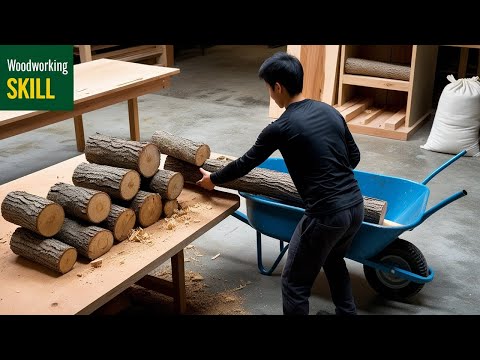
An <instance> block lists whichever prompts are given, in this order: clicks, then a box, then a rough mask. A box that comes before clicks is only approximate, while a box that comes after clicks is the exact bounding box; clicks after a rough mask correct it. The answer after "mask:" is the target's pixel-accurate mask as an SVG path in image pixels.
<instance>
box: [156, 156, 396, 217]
mask: <svg viewBox="0 0 480 360" xmlns="http://www.w3.org/2000/svg"><path fill="white" fill-rule="evenodd" d="M228 163H229V162H225V161H220V160H214V159H208V160H207V161H206V162H205V164H203V168H204V169H205V170H207V171H210V172H215V171H218V170H220V169H222V168H223V167H224V166H226V165H227V164H228ZM164 168H165V169H168V170H171V171H177V172H179V173H181V174H182V175H183V177H184V179H185V182H187V183H190V184H195V183H196V182H197V181H198V180H200V179H201V178H202V174H201V172H200V170H199V167H197V166H195V165H192V164H189V163H186V162H185V161H181V160H178V159H176V158H173V157H171V156H167V158H166V159H165V164H164ZM220 186H221V187H225V188H228V189H233V190H238V191H243V192H247V193H251V194H258V195H262V196H267V197H270V198H274V199H278V200H281V201H282V202H284V203H286V204H288V205H293V206H297V207H301V208H303V207H304V204H303V201H302V199H301V198H300V195H298V192H297V189H296V187H295V185H294V184H293V181H292V178H291V177H290V174H288V173H283V172H279V171H274V170H269V169H260V168H255V169H253V170H252V171H250V172H249V173H248V174H247V175H245V176H242V177H241V178H238V179H236V180H233V181H229V182H227V183H224V184H221V185H220ZM363 199H364V206H365V217H364V221H366V222H372V223H375V224H382V223H383V219H384V218H385V213H386V211H387V202H386V201H383V200H380V199H374V198H368V197H365V196H364V197H363Z"/></svg>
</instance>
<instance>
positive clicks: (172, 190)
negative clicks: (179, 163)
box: [166, 172, 184, 200]
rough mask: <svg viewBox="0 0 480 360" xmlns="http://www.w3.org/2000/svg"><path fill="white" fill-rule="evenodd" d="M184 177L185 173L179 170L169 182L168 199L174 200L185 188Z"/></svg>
mask: <svg viewBox="0 0 480 360" xmlns="http://www.w3.org/2000/svg"><path fill="white" fill-rule="evenodd" d="M183 186H184V179H183V175H182V174H181V173H179V172H177V173H175V174H174V175H173V176H172V177H171V178H170V181H169V182H168V185H167V194H166V195H167V196H166V197H167V199H168V200H173V199H176V198H177V197H178V196H179V195H180V193H181V192H182V190H183Z"/></svg>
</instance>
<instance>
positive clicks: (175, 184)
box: [149, 163, 196, 200]
mask: <svg viewBox="0 0 480 360" xmlns="http://www.w3.org/2000/svg"><path fill="white" fill-rule="evenodd" d="M187 164H188V163H187ZM189 165H190V164H189ZM191 166H193V167H196V166H195V165H191ZM183 184H184V179H183V176H182V174H181V173H180V172H176V171H170V170H164V169H160V170H158V171H157V173H156V174H155V175H154V176H153V178H152V179H151V180H150V184H149V186H150V191H155V192H157V193H159V194H160V196H161V197H162V199H166V200H173V199H176V198H177V197H178V196H179V195H180V193H181V192H182V190H183Z"/></svg>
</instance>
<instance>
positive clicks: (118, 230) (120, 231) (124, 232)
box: [113, 208, 137, 242]
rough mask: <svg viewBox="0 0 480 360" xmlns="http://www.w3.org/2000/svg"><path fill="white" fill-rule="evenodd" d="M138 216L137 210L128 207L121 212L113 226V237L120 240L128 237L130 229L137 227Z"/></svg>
mask: <svg viewBox="0 0 480 360" xmlns="http://www.w3.org/2000/svg"><path fill="white" fill-rule="evenodd" d="M136 220H137V217H136V215H135V211H133V210H132V209H127V208H125V210H124V211H123V212H122V213H121V214H120V216H119V217H118V218H117V221H116V222H115V226H114V228H113V237H114V238H115V240H116V241H118V242H120V241H123V240H125V239H127V238H128V235H129V234H130V231H131V230H132V229H133V228H134V227H135V222H136Z"/></svg>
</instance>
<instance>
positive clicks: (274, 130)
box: [210, 123, 280, 185]
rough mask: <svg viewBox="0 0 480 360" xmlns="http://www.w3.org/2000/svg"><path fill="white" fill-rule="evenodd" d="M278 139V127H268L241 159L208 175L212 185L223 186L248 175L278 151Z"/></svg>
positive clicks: (273, 124)
mask: <svg viewBox="0 0 480 360" xmlns="http://www.w3.org/2000/svg"><path fill="white" fill-rule="evenodd" d="M279 137H280V135H279V130H278V126H277V125H276V124H275V123H271V124H270V125H268V126H267V127H266V128H265V129H263V131H262V132H261V133H260V135H259V136H258V138H257V141H256V142H255V145H253V146H252V147H251V148H250V150H248V151H247V152H246V153H245V154H244V155H243V156H242V157H240V158H238V159H237V160H235V161H232V162H231V163H229V164H228V165H227V166H225V167H224V168H223V169H221V170H219V171H216V172H214V173H212V174H211V175H210V179H211V181H212V182H213V184H215V185H218V184H223V183H226V182H229V181H232V180H235V179H238V178H240V177H242V176H244V175H246V174H248V173H249V172H250V171H251V170H252V169H253V168H255V167H256V166H258V165H260V164H261V163H262V162H264V161H265V160H267V158H268V157H269V156H270V155H271V154H272V153H273V152H274V151H275V150H277V149H278V145H279V142H280V139H279Z"/></svg>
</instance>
